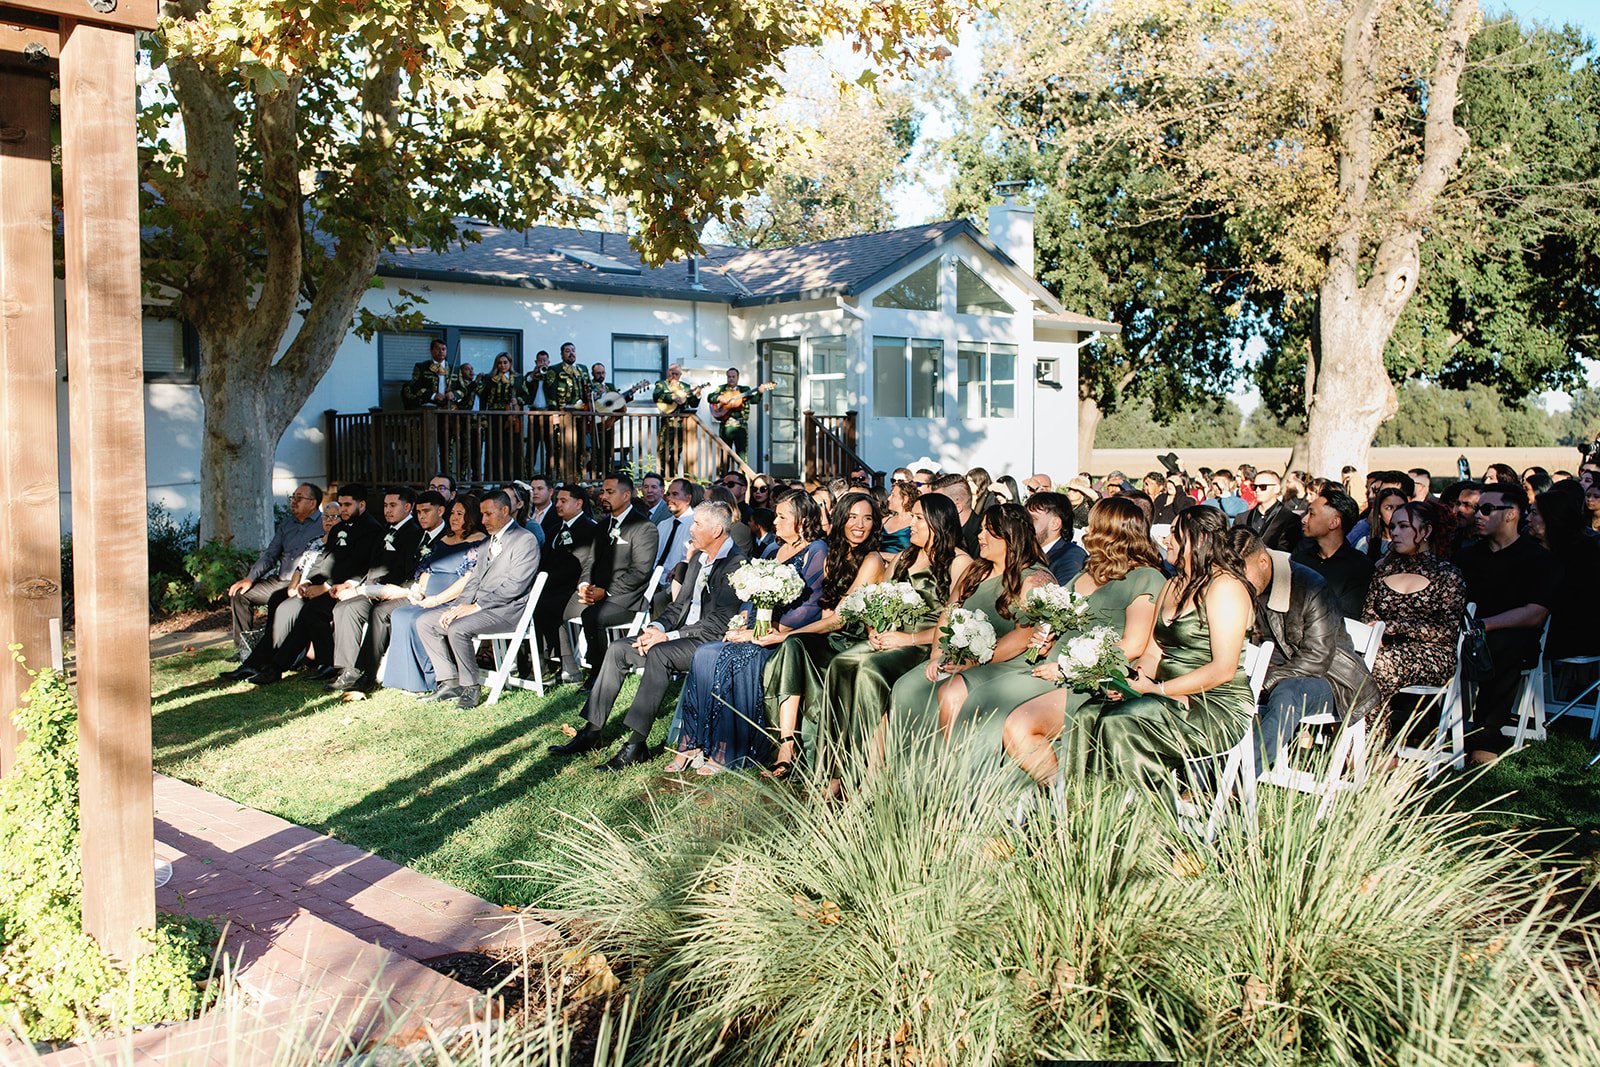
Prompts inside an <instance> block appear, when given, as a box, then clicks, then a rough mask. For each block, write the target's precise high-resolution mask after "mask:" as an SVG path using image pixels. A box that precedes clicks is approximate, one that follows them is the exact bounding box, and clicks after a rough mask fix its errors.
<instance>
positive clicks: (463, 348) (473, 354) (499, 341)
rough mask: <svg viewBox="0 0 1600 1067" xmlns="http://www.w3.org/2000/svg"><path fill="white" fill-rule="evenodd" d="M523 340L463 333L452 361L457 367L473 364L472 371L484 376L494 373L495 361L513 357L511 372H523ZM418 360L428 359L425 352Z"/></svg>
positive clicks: (499, 334) (507, 336) (497, 335)
mask: <svg viewBox="0 0 1600 1067" xmlns="http://www.w3.org/2000/svg"><path fill="white" fill-rule="evenodd" d="M521 340H522V339H521V338H520V337H519V336H517V335H516V334H504V333H479V332H477V331H475V330H474V331H467V330H462V331H461V337H460V340H459V341H458V342H457V345H456V351H455V359H454V360H453V361H452V362H453V363H454V364H455V365H456V366H457V367H459V366H461V364H463V363H470V364H472V369H473V370H475V371H477V372H478V373H479V374H482V375H485V376H487V375H490V374H493V373H494V361H495V360H496V359H498V358H500V356H501V354H502V353H503V354H505V355H507V356H510V357H511V370H512V371H513V373H519V374H520V373H521V372H522V352H521V351H520V347H521V346H520V344H519V342H520V341H521ZM417 358H418V359H427V358H428V355H427V353H426V352H424V353H423V354H422V355H421V356H418V357H417Z"/></svg>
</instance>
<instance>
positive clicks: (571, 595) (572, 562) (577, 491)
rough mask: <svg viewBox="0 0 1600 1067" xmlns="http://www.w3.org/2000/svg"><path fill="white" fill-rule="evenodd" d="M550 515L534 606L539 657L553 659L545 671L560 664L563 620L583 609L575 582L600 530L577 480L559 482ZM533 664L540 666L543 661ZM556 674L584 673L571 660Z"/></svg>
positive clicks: (581, 581)
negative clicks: (552, 517) (568, 666)
mask: <svg viewBox="0 0 1600 1067" xmlns="http://www.w3.org/2000/svg"><path fill="white" fill-rule="evenodd" d="M555 516H556V522H555V524H554V525H550V526H547V527H546V528H545V529H546V540H545V545H544V552H543V555H542V557H541V559H542V563H541V567H542V569H543V570H544V572H545V575H546V578H545V581H544V591H543V592H541V593H540V594H539V603H538V605H537V606H535V607H534V609H533V628H534V633H535V634H536V635H537V636H538V642H539V646H538V647H539V654H540V656H541V663H542V662H544V661H549V662H551V663H552V664H553V666H552V667H551V668H550V669H548V670H545V673H546V674H550V673H554V672H555V671H557V670H559V669H560V667H559V663H560V660H561V635H560V631H561V629H562V624H563V623H565V622H566V621H567V620H568V619H570V618H573V617H574V616H576V615H577V614H578V613H579V612H580V611H582V610H583V607H584V605H583V603H582V602H581V601H579V600H578V599H577V594H578V587H579V586H581V585H587V584H588V582H589V574H590V571H591V570H592V569H593V567H594V553H595V541H596V540H597V539H598V538H599V536H600V533H599V528H598V527H597V526H596V525H595V522H594V520H593V519H591V518H590V517H589V491H588V490H587V489H585V488H584V487H583V486H581V485H577V484H575V483H572V482H563V483H562V485H561V488H560V489H557V490H556V504H555ZM568 654H569V656H570V650H569V653H568ZM536 669H540V670H544V668H543V667H542V666H541V667H539V668H536ZM561 680H562V681H563V682H574V683H576V682H582V681H583V678H582V677H580V676H579V675H578V674H577V671H576V667H575V666H574V669H573V670H572V671H570V672H568V673H567V674H566V675H565V676H564V677H563V678H562V679H561Z"/></svg>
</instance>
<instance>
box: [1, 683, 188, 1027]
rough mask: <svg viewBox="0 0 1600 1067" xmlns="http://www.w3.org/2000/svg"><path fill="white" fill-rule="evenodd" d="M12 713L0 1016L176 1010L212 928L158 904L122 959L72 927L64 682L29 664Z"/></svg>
mask: <svg viewBox="0 0 1600 1067" xmlns="http://www.w3.org/2000/svg"><path fill="white" fill-rule="evenodd" d="M12 720H13V721H14V722H15V723H16V725H17V728H18V730H19V731H20V732H21V733H22V734H23V740H22V742H21V744H19V745H18V747H17V759H16V763H15V765H14V766H13V767H12V769H11V771H10V773H8V774H7V775H6V776H5V777H4V778H0V1026H8V1027H10V1028H11V1029H12V1030H14V1031H16V1032H17V1033H18V1034H19V1035H21V1036H24V1037H26V1038H27V1039H29V1040H32V1041H42V1040H61V1039H67V1038H74V1037H80V1036H83V1035H85V1034H88V1033H92V1032H94V1031H96V1030H101V1029H105V1028H108V1027H113V1028H121V1027H126V1026H129V1025H132V1024H135V1023H143V1022H159V1021H163V1020H168V1019H181V1018H187V1017H188V1016H190V1015H192V1014H193V1013H194V1012H195V1011H197V1010H198V1009H199V1008H200V1007H201V1004H202V992H201V985H200V980H201V979H203V978H204V977H205V975H206V972H207V970H208V968H209V965H210V961H211V957H210V952H209V948H208V945H209V944H210V943H213V942H214V941H215V932H214V931H213V930H212V929H211V928H210V926H209V924H204V923H196V922H193V921H188V920H178V919H172V918H169V917H165V916H163V917H161V918H160V919H159V920H158V923H157V927H156V929H155V930H152V931H148V932H147V933H146V934H145V937H146V938H147V940H148V941H149V942H150V944H149V947H148V949H147V950H146V951H144V952H143V953H142V954H140V955H139V956H138V957H137V958H136V959H134V960H132V961H129V962H127V963H122V962H118V961H116V960H113V959H112V958H111V957H109V956H108V955H106V953H105V952H104V951H103V950H102V949H101V948H100V946H99V944H98V943H97V942H96V941H95V940H94V939H93V938H91V937H90V936H89V935H87V934H85V933H84V932H83V928H82V920H83V883H82V863H81V854H80V851H79V847H80V846H79V835H78V719H77V707H76V706H75V704H74V703H73V699H72V693H71V692H70V690H68V688H67V684H66V682H65V681H64V680H63V679H62V678H61V676H60V675H57V674H56V673H54V672H53V671H39V672H38V673H36V674H35V675H34V681H33V684H32V685H31V686H30V687H29V689H28V692H27V694H26V695H25V696H24V697H23V701H22V706H21V707H20V708H18V709H17V710H16V712H15V713H14V714H13V716H12ZM153 876H154V875H153V872H152V877H153Z"/></svg>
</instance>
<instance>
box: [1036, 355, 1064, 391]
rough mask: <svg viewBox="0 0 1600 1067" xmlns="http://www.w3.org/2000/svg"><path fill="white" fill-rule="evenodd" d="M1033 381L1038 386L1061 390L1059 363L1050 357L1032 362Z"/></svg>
mask: <svg viewBox="0 0 1600 1067" xmlns="http://www.w3.org/2000/svg"><path fill="white" fill-rule="evenodd" d="M1033 380H1034V382H1035V384H1038V385H1048V386H1050V387H1051V388H1053V389H1060V388H1061V361H1060V360H1059V359H1056V358H1054V357H1052V356H1045V357H1041V358H1040V359H1037V360H1035V361H1034V364H1033Z"/></svg>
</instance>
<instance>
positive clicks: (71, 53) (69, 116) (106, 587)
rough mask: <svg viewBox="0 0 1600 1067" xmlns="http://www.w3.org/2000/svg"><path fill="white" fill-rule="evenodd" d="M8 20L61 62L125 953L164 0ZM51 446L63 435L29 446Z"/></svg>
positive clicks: (35, 253)
mask: <svg viewBox="0 0 1600 1067" xmlns="http://www.w3.org/2000/svg"><path fill="white" fill-rule="evenodd" d="M13 17H14V18H16V19H20V20H21V21H22V22H23V23H25V24H26V25H27V27H28V33H30V34H31V35H32V36H33V37H34V38H36V39H37V42H36V43H42V45H43V47H44V49H45V51H46V52H47V53H52V54H54V55H56V56H58V57H59V59H58V65H59V70H60V83H61V179H62V180H61V192H62V197H61V200H62V204H61V209H62V221H63V251H64V262H65V267H66V270H65V274H66V278H65V284H66V304H67V369H68V374H67V381H68V412H69V420H70V427H71V438H72V453H71V454H72V527H73V543H74V552H73V579H74V580H73V586H74V589H73V592H74V596H75V600H76V605H77V610H76V634H77V648H76V658H77V666H78V730H79V737H78V760H79V783H80V784H79V789H80V799H79V806H80V819H81V825H82V847H83V888H84V903H83V925H84V929H85V930H86V931H87V932H89V933H90V934H92V935H94V936H95V937H96V938H97V939H98V940H99V941H100V943H101V944H102V945H104V946H105V947H106V949H107V950H108V951H110V952H112V953H113V954H115V955H118V956H121V957H123V958H129V957H132V956H134V955H136V954H137V953H138V952H139V951H140V941H139V939H138V938H137V937H136V936H135V932H136V931H137V930H139V929H141V928H148V927H151V926H153V925H155V882H154V877H153V866H154V800H153V793H152V780H151V772H152V767H151V755H150V747H151V746H150V638H149V603H148V597H149V590H148V576H147V571H148V563H147V552H148V548H147V540H148V534H147V532H146V529H145V448H144V360H143V351H142V346H141V344H140V319H141V301H140V278H139V199H138V173H139V171H138V165H139V161H138V152H137V146H136V133H135V117H136V108H137V98H136V90H135V85H134V31H135V30H138V29H152V28H154V26H155V22H156V10H155V0H92V2H91V0H22V2H20V3H15V4H11V5H8V6H5V7H0V22H6V21H8V20H9V19H11V18H13ZM9 40H10V38H7V37H4V36H0V47H6V44H7V42H8V41H9ZM35 54H37V50H35ZM14 215H20V217H21V218H22V220H23V222H24V223H26V219H27V217H28V216H27V215H25V214H22V212H21V210H20V209H19V208H18V207H17V205H14V204H13V203H12V202H11V198H10V197H9V196H6V197H0V230H3V229H5V228H7V227H8V226H9V225H10V223H11V221H12V219H13V217H14ZM29 247H30V252H29V253H28V258H27V260H26V261H21V260H20V259H19V261H18V263H17V269H18V271H19V278H20V277H21V276H23V275H26V276H27V277H28V278H29V279H32V280H31V281H30V283H29V284H31V285H38V284H41V283H40V282H39V281H38V279H40V278H42V279H44V281H43V283H42V284H44V285H46V286H53V277H54V269H53V257H52V256H51V255H49V249H48V246H42V247H44V250H45V254H44V256H43V258H38V257H39V247H41V246H29ZM11 285H12V283H11V282H10V281H8V282H7V283H6V286H7V289H8V290H9V289H10V287H11ZM52 394H53V390H52ZM54 402H55V399H54V396H53V395H52V396H51V398H50V405H51V406H52V408H53V405H54ZM54 447H55V438H54V437H53V436H52V437H51V438H49V439H48V441H35V442H33V448H34V450H35V451H38V450H41V449H53V448H54ZM4 459H5V463H6V466H7V473H6V477H7V478H8V479H11V481H9V482H8V483H7V484H11V485H14V484H16V482H15V479H17V478H19V477H26V475H27V473H28V468H27V467H26V466H23V465H22V464H21V463H20V462H19V457H18V456H17V454H16V453H15V452H13V451H10V450H9V449H8V451H7V454H6V455H5V457H4Z"/></svg>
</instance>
